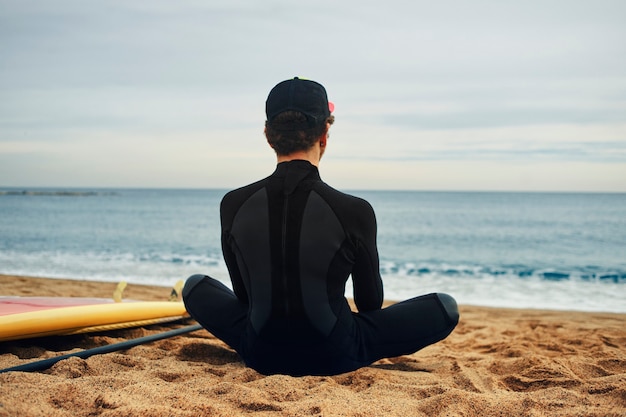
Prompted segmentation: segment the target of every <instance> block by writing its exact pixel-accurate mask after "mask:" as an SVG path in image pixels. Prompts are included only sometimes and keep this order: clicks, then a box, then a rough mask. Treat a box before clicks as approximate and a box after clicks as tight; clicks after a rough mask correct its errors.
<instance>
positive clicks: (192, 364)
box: [0, 276, 626, 417]
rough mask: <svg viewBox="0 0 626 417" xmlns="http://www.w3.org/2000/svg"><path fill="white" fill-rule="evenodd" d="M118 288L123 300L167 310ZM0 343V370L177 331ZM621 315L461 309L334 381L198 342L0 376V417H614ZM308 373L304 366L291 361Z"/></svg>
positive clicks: (625, 399)
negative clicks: (426, 337) (431, 336)
mask: <svg viewBox="0 0 626 417" xmlns="http://www.w3.org/2000/svg"><path fill="white" fill-rule="evenodd" d="M114 289H115V284H112V283H98V282H88V281H72V280H51V279H42V278H26V277H11V276H0V294H2V295H37V296H48V295H53V296H60V295H63V296H90V297H94V296H95V297H110V296H111V294H112V292H113V290H114ZM168 295H169V290H168V289H167V288H163V287H147V286H139V285H129V286H128V288H127V289H126V291H125V297H127V298H134V299H140V300H163V299H167V297H168ZM192 323H193V322H191V321H187V322H181V323H175V324H169V325H153V326H148V327H143V328H135V329H126V330H116V331H109V332H103V333H95V334H87V335H75V336H64V337H48V338H39V339H32V340H23V341H14V342H4V343H0V368H2V369H4V368H7V367H11V366H15V365H19V364H23V363H27V362H31V361H35V360H39V359H44V358H48V357H53V356H57V355H61V354H64V353H69V352H73V351H78V350H81V349H86V348H92V347H96V346H102V345H107V344H111V343H116V342H120V341H123V340H125V339H129V338H136V337H140V336H144V335H149V334H155V333H159V332H163V331H165V330H170V329H172V328H177V327H183V326H186V325H189V324H192ZM625 324H626V315H624V314H609V313H577V312H563V311H538V310H512V309H494V308H483V307H469V306H463V307H462V308H461V322H460V324H459V326H458V327H457V329H456V330H455V331H454V333H452V335H451V336H450V337H449V338H448V339H446V340H444V341H443V342H440V343H439V344H436V345H434V346H430V347H428V348H426V349H424V350H422V351H420V352H417V353H415V354H412V355H408V356H402V357H398V358H392V359H387V360H382V361H379V362H377V363H375V364H373V365H372V366H369V367H366V368H363V369H360V370H358V371H355V372H350V373H346V374H342V375H338V376H333V377H299V378H294V377H290V376H284V375H274V376H264V375H261V374H259V373H257V372H255V371H253V370H252V369H249V368H246V367H245V366H244V365H243V363H242V362H241V361H240V359H239V357H238V356H237V354H236V353H234V352H233V351H232V350H231V349H230V348H228V347H227V346H226V345H224V344H223V343H222V342H221V341H219V340H217V339H216V338H214V337H213V336H212V335H210V334H209V333H207V332H206V331H204V330H202V331H196V332H193V333H189V334H186V335H183V336H177V337H174V338H170V339H165V340H161V341H157V342H153V343H150V344H146V345H141V346H137V347H134V348H131V349H129V350H126V351H120V352H115V353H109V354H105V355H98V356H93V357H91V358H88V359H86V360H84V359H79V358H70V359H67V360H63V361H61V362H58V363H57V364H56V365H54V366H53V367H52V368H51V369H49V370H47V371H42V372H30V373H26V372H9V373H2V374H0V416H24V417H26V416H49V417H54V416H73V417H80V416H120V417H122V416H124V417H129V416H137V417H150V416H155V417H160V416H163V417H165V416H225V417H226V416H227V417H231V416H240V415H255V416H259V417H261V416H354V417H357V416H360V417H369V416H372V417H373V416H401V417H408V416H625V415H626V325H625ZM303 360H306V358H303Z"/></svg>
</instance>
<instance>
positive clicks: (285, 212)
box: [282, 196, 290, 317]
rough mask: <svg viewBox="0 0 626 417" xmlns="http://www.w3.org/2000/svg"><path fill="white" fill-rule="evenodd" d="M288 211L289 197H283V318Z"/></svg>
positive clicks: (286, 307)
mask: <svg viewBox="0 0 626 417" xmlns="http://www.w3.org/2000/svg"><path fill="white" fill-rule="evenodd" d="M288 210H289V196H285V202H284V203H283V230H282V232H283V236H282V253H283V259H282V263H283V265H282V268H283V277H282V278H283V280H282V281H283V294H284V297H285V300H284V307H285V316H286V317H289V310H290V306H289V283H288V279H287V214H288V213H287V212H288Z"/></svg>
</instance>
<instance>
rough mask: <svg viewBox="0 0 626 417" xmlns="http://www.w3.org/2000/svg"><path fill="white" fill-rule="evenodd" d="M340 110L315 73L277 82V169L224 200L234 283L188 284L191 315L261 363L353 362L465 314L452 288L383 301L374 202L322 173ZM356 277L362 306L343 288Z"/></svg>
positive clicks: (313, 370)
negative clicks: (385, 304)
mask: <svg viewBox="0 0 626 417" xmlns="http://www.w3.org/2000/svg"><path fill="white" fill-rule="evenodd" d="M333 109H334V106H333V104H332V103H329V102H328V98H327V95H326V90H325V89H324V87H323V86H322V85H320V84H318V83H316V82H314V81H309V80H303V79H298V78H294V79H291V80H287V81H283V82H281V83H279V84H278V85H276V86H275V87H274V88H273V89H272V90H271V92H270V94H269V96H268V98H267V101H266V114H267V121H266V123H265V135H266V137H267V141H268V143H269V145H270V146H271V147H272V148H273V149H274V151H275V152H276V155H277V159H278V164H277V166H276V170H275V171H274V172H273V173H272V174H271V175H270V176H269V177H267V178H265V179H262V180H260V181H258V182H255V183H253V184H250V185H247V186H245V187H243V188H239V189H236V190H234V191H231V192H229V193H228V194H226V195H225V196H224V198H223V200H222V203H221V207H220V214H221V224H222V237H221V239H222V250H223V254H224V259H225V261H226V266H227V268H228V272H229V274H230V278H231V281H232V288H233V290H232V291H231V290H230V289H229V288H228V287H226V286H225V285H223V284H222V283H220V282H219V281H217V280H215V279H213V278H210V277H208V276H205V275H194V276H192V277H190V278H189V279H188V280H187V282H186V284H185V287H184V290H183V299H184V302H185V306H186V308H187V311H188V312H189V313H190V314H191V316H192V317H193V318H194V319H196V320H197V321H198V322H199V323H200V324H201V325H202V326H203V327H204V328H206V329H207V330H208V331H209V332H211V333H213V334H214V335H215V336H216V337H218V338H220V339H221V340H223V341H224V342H225V343H227V344H228V345H229V346H230V347H232V348H233V349H235V350H236V351H237V352H238V353H239V355H240V356H241V357H242V358H243V360H244V362H245V363H246V365H248V366H249V367H251V368H253V369H255V370H257V371H258V372H260V373H262V374H276V373H280V374H288V375H334V374H339V373H343V372H347V371H352V370H355V369H358V368H360V367H363V366H366V365H369V364H371V363H373V362H375V361H377V360H379V359H382V358H386V357H394V356H400V355H405V354H410V353H413V352H416V351H418V350H419V349H422V348H423V347H425V346H428V345H430V344H432V343H435V342H437V341H440V340H442V339H444V338H445V337H447V336H448V335H449V334H450V333H451V332H452V330H453V329H454V327H455V326H456V325H457V323H458V320H459V313H458V309H457V305H456V302H455V301H454V299H453V298H452V297H450V296H449V295H446V294H439V293H437V294H428V295H423V296H420V297H416V298H412V299H410V300H406V301H403V302H400V303H397V304H393V305H391V306H389V307H386V308H382V303H383V284H382V280H381V277H380V272H379V261H378V251H377V247H376V218H375V215H374V211H373V209H372V207H371V206H370V204H369V203H368V202H366V201H365V200H362V199H360V198H356V197H353V196H350V195H348V194H344V193H341V192H339V191H337V190H335V189H333V188H331V187H330V186H329V185H327V184H326V183H324V182H322V180H321V179H320V175H319V172H318V165H319V162H320V158H321V157H322V155H323V154H324V151H325V150H326V147H327V145H328V139H329V135H328V129H329V128H330V126H331V125H332V124H333V122H334V115H332V114H331V112H332V111H333ZM350 276H352V284H353V288H354V294H353V297H354V302H355V305H356V307H357V309H358V312H352V311H351V310H350V307H349V305H348V301H347V300H346V298H345V296H344V292H345V284H346V282H347V280H348V278H349V277H350Z"/></svg>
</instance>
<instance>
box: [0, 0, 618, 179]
mask: <svg viewBox="0 0 626 417" xmlns="http://www.w3.org/2000/svg"><path fill="white" fill-rule="evenodd" d="M0 7H2V10H3V13H2V15H0V39H1V41H0V42H1V43H0V48H2V49H1V51H0V52H1V53H2V56H3V62H2V66H0V163H1V164H3V167H2V168H1V169H0V174H1V176H0V184H2V183H4V184H9V185H10V184H17V185H22V184H26V185H28V184H43V183H46V184H49V185H53V183H59V184H75V183H77V181H80V183H81V184H87V183H89V181H92V183H93V184H94V185H98V184H118V185H119V184H121V185H123V184H133V185H134V186H141V185H142V184H144V185H150V186H159V184H162V185H165V184H168V186H169V185H173V184H179V185H180V186H201V183H202V181H205V182H204V183H205V184H206V185H207V186H220V184H223V186H230V185H232V184H236V183H237V182H238V181H243V180H245V179H248V178H250V179H253V177H254V176H255V175H264V174H265V173H266V172H267V171H268V169H267V166H266V165H263V164H268V165H270V167H271V164H272V162H271V161H273V156H272V154H271V152H270V151H269V150H268V148H267V147H266V144H265V143H264V140H263V137H262V126H263V120H264V112H263V111H264V100H265V97H266V94H267V92H268V91H269V89H270V88H271V87H272V86H273V85H274V84H275V83H277V82H278V81H281V80H283V79H286V78H289V77H292V76H294V75H300V76H305V77H309V78H312V79H316V80H319V81H321V82H322V83H324V84H325V86H326V87H327V89H328V92H329V95H330V97H331V99H332V100H333V101H334V102H335V104H336V105H337V110H336V115H337V123H336V125H335V126H333V132H332V142H331V149H330V150H329V155H328V156H327V157H326V158H328V161H325V162H324V163H325V164H326V163H330V167H331V168H332V167H334V166H335V165H333V163H334V162H330V161H331V160H334V161H337V163H338V164H339V165H341V164H345V166H346V167H348V166H354V167H359V169H358V170H357V169H356V168H355V172H357V171H358V172H361V174H359V175H357V176H353V175H352V174H351V173H350V170H349V169H346V170H344V174H343V175H345V177H344V178H345V179H346V183H349V184H354V183H353V182H352V181H353V180H354V181H356V180H357V178H362V179H361V182H362V184H363V186H366V185H368V184H374V183H378V182H372V178H374V177H375V175H374V173H373V172H372V171H370V172H369V173H367V172H366V171H364V170H363V169H361V168H362V167H365V166H367V165H368V164H374V165H375V166H376V167H379V168H380V169H382V170H384V171H385V172H386V173H389V174H386V175H385V176H384V178H386V180H385V181H388V186H389V187H396V182H395V181H394V180H393V175H394V173H395V175H400V176H402V175H403V173H402V172H399V171H398V168H397V167H398V166H401V167H402V169H409V171H411V172H413V171H414V168H408V166H409V165H410V164H411V163H416V162H420V163H424V162H429V163H431V164H433V165H432V166H437V167H438V168H437V169H441V170H442V171H444V170H445V169H444V168H443V167H444V166H445V164H448V165H447V166H448V168H447V169H448V170H449V171H450V172H451V173H452V172H458V169H459V167H460V166H461V165H460V164H459V161H465V162H470V161H475V160H480V161H485V162H486V163H488V164H491V165H490V166H493V167H495V166H497V164H498V163H502V164H506V161H514V162H516V163H520V164H521V163H524V164H533V163H537V164H543V163H548V162H553V163H555V164H562V165H561V169H562V170H567V169H570V168H572V167H576V169H582V168H585V169H589V170H593V172H588V173H587V175H588V176H589V177H594V178H596V177H597V175H599V174H598V173H604V174H603V175H606V176H607V177H606V178H605V181H606V184H611V186H615V184H616V183H615V181H614V179H613V177H610V176H609V174H610V175H613V174H615V171H614V170H613V169H614V168H615V166H618V167H623V166H624V164H626V161H625V160H624V159H625V153H626V151H625V149H624V148H625V145H624V143H626V128H625V125H626V116H625V115H626V54H624V53H623V52H624V51H623V49H624V48H623V47H624V41H625V40H626V27H625V26H624V25H623V18H622V16H624V13H625V12H626V3H624V2H621V1H609V0H599V1H596V2H593V3H590V2H588V1H583V0H575V1H572V2H569V3H568V5H567V7H564V6H563V5H562V4H560V3H559V2H554V1H542V2H539V1H529V2H492V1H489V2H487V1H480V0H479V1H475V2H463V1H445V2H425V1H409V0H391V1H390V2H386V3H384V4H381V3H380V2H372V1H359V2H357V1H356V0H350V1H346V2H340V3H338V2H336V1H335V2H331V1H326V0H321V1H319V2H316V3H307V4H297V3H293V2H288V1H285V0H281V1H276V0H273V1H272V0H270V1H267V2H263V3H259V2H256V1H253V0H239V1H228V2H226V1H217V2H206V1H200V0H198V1H192V0H185V1H181V2H169V1H165V0H155V1H151V2H125V1H121V0H112V1H108V2H106V3H95V2H84V1H79V0H60V1H56V2H54V3H50V2H46V1H43V0H25V1H20V2H12V1H7V0H0ZM200 156H202V157H200ZM237 158H240V160H241V161H244V162H242V163H239V164H238V163H237ZM333 158H334V159H333ZM112 160H119V161H122V162H124V163H123V164H122V165H120V166H119V167H115V168H114V167H113V164H111V161H112ZM142 161H145V162H142ZM258 161H262V162H258ZM439 164H442V165H439ZM576 164H580V165H576ZM598 164H608V165H610V167H607V168H606V169H604V168H601V169H598ZM608 165H607V166H608ZM159 166H160V167H162V168H161V170H159V169H156V168H155V167H159ZM233 166H237V167H238V171H237V172H233V171H234V170H233V169H232V167H233ZM529 166H530V165H529ZM439 167H440V168H439ZM503 167H504V166H503ZM332 169H335V168H332ZM415 169H416V168H415ZM494 169H495V168H494ZM524 169H526V168H524ZM202 170H205V171H202ZM77 172H81V174H80V175H78V176H77V175H76V173H77ZM201 172H206V173H207V175H202V174H201ZM336 172H337V173H339V172H341V170H340V169H338V168H336ZM437 172H438V173H440V172H439V171H437ZM618 172H619V171H618ZM143 173H145V174H143ZM477 175H478V174H477ZM485 175H490V176H491V177H485V178H484V180H485V181H484V183H480V182H477V181H479V180H478V178H476V179H472V178H470V177H469V176H467V175H456V176H454V175H451V177H450V178H456V180H457V181H458V185H454V184H451V183H450V184H448V185H446V187H452V188H463V187H465V186H467V187H469V188H476V187H477V184H478V185H480V186H481V187H482V185H481V184H488V183H489V184H490V183H491V182H492V181H495V180H494V179H493V178H498V177H499V178H501V181H502V185H498V187H504V188H506V187H509V188H511V189H515V188H518V187H519V186H521V185H518V184H517V183H516V182H515V178H518V177H515V176H508V175H501V176H498V175H497V174H495V173H494V172H490V173H489V174H485ZM125 178H126V180H125ZM198 178H202V181H201V180H198ZM349 179H350V180H349ZM124 181H126V182H124ZM220 181H221V182H220ZM338 181H341V177H340V178H338ZM558 184H561V183H560V182H559V183H558ZM442 186H443V185H442ZM494 186H495V185H494ZM559 186H563V187H565V186H566V185H559ZM380 187H382V188H384V184H381V185H380ZM555 187H556V182H555ZM567 187H569V185H567ZM624 187H626V185H622V186H620V187H618V188H619V189H624Z"/></svg>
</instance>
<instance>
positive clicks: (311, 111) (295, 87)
mask: <svg viewBox="0 0 626 417" xmlns="http://www.w3.org/2000/svg"><path fill="white" fill-rule="evenodd" d="M289 110H292V111H298V112H300V113H302V114H304V115H305V116H306V118H307V121H308V124H309V127H313V126H317V125H320V124H322V123H324V122H325V121H326V118H328V116H330V114H331V113H332V112H333V110H335V105H334V104H333V103H332V102H329V101H328V96H327V95H326V89H325V88H324V86H323V85H321V84H320V83H317V82H315V81H311V80H304V79H301V78H298V77H294V78H293V79H291V80H285V81H283V82H280V83H278V84H277V85H276V86H275V87H274V88H272V91H270V94H269V96H267V101H266V102H265V114H266V115H267V121H268V122H270V123H271V122H272V120H273V119H274V117H276V116H277V115H279V114H280V113H282V112H285V111H289Z"/></svg>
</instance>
